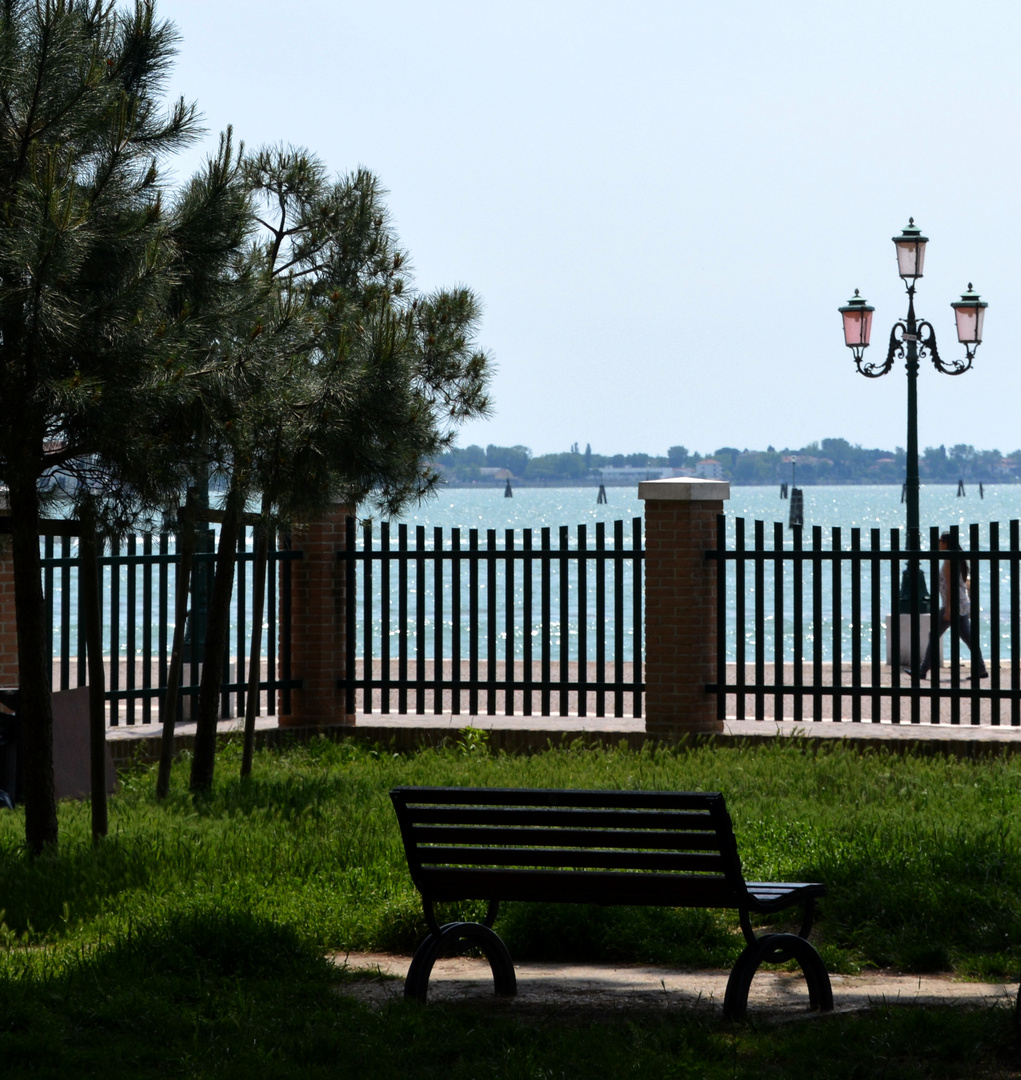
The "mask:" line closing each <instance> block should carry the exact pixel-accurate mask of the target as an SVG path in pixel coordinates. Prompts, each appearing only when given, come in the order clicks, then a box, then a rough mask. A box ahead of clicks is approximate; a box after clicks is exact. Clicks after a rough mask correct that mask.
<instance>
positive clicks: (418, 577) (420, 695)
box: [415, 525, 426, 716]
mask: <svg viewBox="0 0 1021 1080" xmlns="http://www.w3.org/2000/svg"><path fill="white" fill-rule="evenodd" d="M425 621H426V613H425V526H424V525H416V526H415V712H416V713H417V714H418V715H419V716H421V715H422V714H423V713H424V712H425V636H426V631H425Z"/></svg>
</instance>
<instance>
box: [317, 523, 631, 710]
mask: <svg viewBox="0 0 1021 1080" xmlns="http://www.w3.org/2000/svg"><path fill="white" fill-rule="evenodd" d="M593 532H594V535H593ZM411 539H412V537H411V535H410V534H409V530H408V527H407V526H406V525H403V524H402V525H399V526H398V527H397V530H396V541H397V546H396V547H394V546H393V540H394V534H393V530H391V528H390V525H389V524H388V523H386V522H384V523H383V524H382V525H381V526H380V529H379V536H378V543H377V541H376V536H375V534H374V530H373V526H372V523H371V522H366V523H363V525H362V527H361V529H360V530H359V529H358V527H357V525H356V522H355V520H354V519H353V518H349V519H348V522H347V543H346V548H345V550H343V551H340V552H338V553H337V555H338V558H339V559H341V560H343V561H344V563H345V579H346V584H347V605H348V607H347V671H348V672H349V673H350V677H348V678H340V679H338V686H340V687H341V688H342V689H343V690H344V691H345V693H346V701H347V710H348V712H350V713H353V712H355V711H356V710H358V709H359V708H360V711H362V712H365V713H373V712H381V713H390V712H396V713H415V714H426V713H430V712H431V713H433V714H440V713H452V714H455V715H460V714H462V713H465V712H466V713H467V714H468V715H481V714H484V715H494V714H500V715H513V714H515V713H517V714H520V715H524V716H531V715H533V714H537V715H542V716H550V715H555V716H569V715H576V716H579V717H584V716H590V715H595V716H597V717H602V716H608V715H610V716H636V717H637V716H641V715H642V693H643V690H644V684H643V682H642V661H641V657H642V652H641V648H642V589H641V582H642V556H643V553H642V524H641V519H640V518H636V519H634V520H633V521H632V523H631V528H630V535H629V536H628V537H627V540H629V541H630V543H629V544H627V543H626V538H625V527H624V522H623V521H617V522H614V523H613V529H612V533H611V534H609V535H608V532H607V529H606V525H605V523H602V522H600V523H597V524H596V526H595V529H594V531H590V530H589V529H588V527H587V526H585V525H579V526H577V528H576V529H575V530H574V532H573V534H572V530H571V529H570V528H569V527H568V526H562V527H560V529H559V530H558V531H557V533H556V534H554V533H553V532H552V530H550V529H549V528H543V529H541V530H539V531H538V536H536V535H535V531H534V530H531V529H519V530H513V529H508V530H505V531H504V533H503V536H502V538H500V539H498V535H497V531H496V530H495V529H489V530H486V532H485V533H484V534H480V530H478V529H469V530H467V537H465V536H464V534H463V533H462V530H460V529H456V528H455V529H451V530H449V533H445V532H444V530H443V529H440V528H434V529H432V530H431V531H430V532H429V533H427V532H426V529H425V527H424V526H417V527H416V528H415V531H414V534H413V543H411V542H410V540H411ZM465 539H467V546H465V545H464V540H465ZM501 540H502V542H501Z"/></svg>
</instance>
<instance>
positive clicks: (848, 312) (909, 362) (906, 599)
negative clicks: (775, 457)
mask: <svg viewBox="0 0 1021 1080" xmlns="http://www.w3.org/2000/svg"><path fill="white" fill-rule="evenodd" d="M893 242H894V245H895V246H896V248H897V272H898V273H899V274H900V276H901V278H902V279H903V280H904V282H905V284H906V287H907V293H908V314H907V318H906V319H904V320H903V321H901V322H897V323H894V326H893V329H892V330H891V331H890V347H889V349H888V350H887V354H886V360H885V361H884V362H883V363H882V364H875V363H872V362H868V363H863V357H864V354H865V350H866V349H867V348H868V346H869V335H870V334H871V332H872V313H873V311H875V308H873V307H870V306H869V305H868V304H867V303H866V302H865V298H864V297H862V296H860V295H859V294H858V290H857V289H855V291H854V296H852V297H851V299H850V300H848V302H847V303H846V304H845V305H844V306H843V307H842V308H840V309H839V310H840V314H841V316H842V317H843V320H844V344H845V345H846V346H847V347H848V348H849V349H850V350H851V352H852V353H853V355H854V362H855V365H856V367H857V368H858V371H859V372H860V374H862V375H864V376H865V377H866V378H869V379H877V378H879V377H880V376H881V375H886V374H887V373H888V372H889V371H890V370H891V369H892V368H893V364H894V360H896V359H901V360H905V361H906V365H905V366H906V367H907V373H908V445H907V483H906V485H905V488H906V496H907V510H908V535H907V547H908V550H909V551H918V550H919V549H920V547H921V532H920V528H919V522H918V487H919V484H918V392H917V386H916V384H917V381H918V362H919V360H924V359H925V358H926V357H928V358H929V359H931V360H932V363H933V366H934V367H935V368H936V370H937V371H939V372H942V373H943V374H944V375H963V374H964V372H966V371H967V370H968V369H969V368H970V367H971V362H972V360H973V359H974V357H975V350H976V349H977V348H978V346H979V345H980V344H981V342H982V324H983V321H984V319H985V309H986V307H987V304H986V302H985V301H984V300H982V299H981V298H980V297H979V295H978V294H977V293H976V292H973V291H972V286H971V283H970V282H969V283H968V291H967V292H966V293H964V295H963V296H962V297H961V299H960V300H956V301H954V303H952V304H951V305H950V306H951V307H952V308H953V309H954V314H955V316H956V320H957V340H958V341H959V342H960V343H961V344H962V345H963V346H964V347H965V359H964V360H954V361H951V362H949V363H948V362H945V361H944V360H943V359H942V358H941V357H940V355H939V350H938V349H937V347H936V331H935V330H933V328H932V325H931V324H930V323H928V322H925V321H924V320H919V319H917V318H916V317H915V282H916V281H917V280H918V279H919V278H920V277H921V276H922V267H923V265H924V263H925V245H926V244H927V243H928V242H929V239H928V237H926V236H922V233H921V230H920V229H919V228H918V227H917V226H916V225H915V219H914V218H909V219H908V225H907V228H905V229H904V230H903V231H902V232H901V235H900V236H895V237H893ZM914 565H915V566H917V565H918V564H917V562H916V563H914ZM915 580H917V581H918V582H919V586H920V587H919V588H918V589H914V588H912V584H911V582H912V575H911V572H910V569H909V567H905V568H904V576H903V578H902V579H901V589H900V601H901V611H902V612H904V611H907V612H913V611H917V610H918V605H919V601H921V602H922V603H925V602H926V600H927V595H926V588H925V579H924V577H923V576H921V575H920V573H919V577H918V578H916V579H915Z"/></svg>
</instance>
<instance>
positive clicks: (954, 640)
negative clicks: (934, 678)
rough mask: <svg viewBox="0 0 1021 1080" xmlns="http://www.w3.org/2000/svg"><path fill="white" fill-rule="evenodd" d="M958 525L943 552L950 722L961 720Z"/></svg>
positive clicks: (952, 531)
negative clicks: (947, 577)
mask: <svg viewBox="0 0 1021 1080" xmlns="http://www.w3.org/2000/svg"><path fill="white" fill-rule="evenodd" d="M958 533H959V527H958V526H957V525H952V526H951V528H950V535H951V537H952V538H953V542H952V543H951V545H950V548H951V550H950V551H949V552H946V553H945V557H946V560H947V561H948V562H949V564H950V589H949V591H948V593H947V597H946V608H947V615H948V617H949V619H950V626H951V630H950V686H951V688H952V692H951V695H950V723H951V724H960V722H961V639H960V636H959V635H958V634H957V632H956V630H957V622H958V619H959V618H960V615H961V600H960V597H959V596H958V595H957V591H958V590H957V578H958V575H959V574H960V572H961V563H960V561H959V560H958V559H957V557H956V551H957V549H958V548H959V547H960V546H961V541H960V537H959V535H958Z"/></svg>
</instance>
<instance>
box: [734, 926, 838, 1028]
mask: <svg viewBox="0 0 1021 1080" xmlns="http://www.w3.org/2000/svg"><path fill="white" fill-rule="evenodd" d="M788 960H797V962H798V964H799V965H800V966H801V970H802V972H803V973H804V975H805V982H806V983H807V984H808V1002H809V1008H811V1009H812V1010H813V1011H815V1010H818V1011H819V1012H832V1011H833V988H832V987H831V986H830V976H829V973H828V972H827V971H826V965H825V964H824V963H823V962H822V957H821V956H820V955H819V954H818V953H817V952H816V950H815V946H814V945H812V944H811V942H809V941H806V940H805V939H804V938H803V937H798V936H797V935H796V934H764V935H763V936H762V937H760V938H758V939H757V940H756V942H755V944H754V945H748V946H746V947H745V950H744V952H743V953H741V955H740V956H739V957H738V958H737V963H736V964H735V965H734V970H733V971H732V972H731V973H730V979H729V980H728V981H727V994H726V997H725V998H724V999H723V1017H724V1019H725V1020H741V1019H743V1018H744V1015H745V1013H746V1012H747V1011H748V991H749V990H750V989H751V985H752V979H753V978H754V977H755V972H756V971H758V970H759V965H760V964H763V963H769V964H783V963H786V962H787V961H788Z"/></svg>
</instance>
